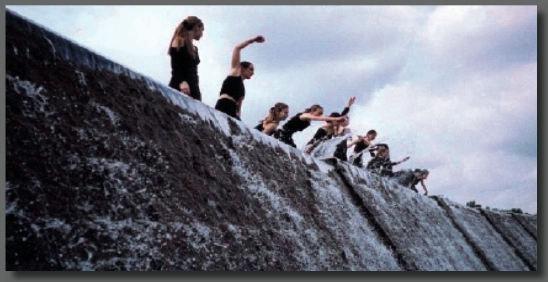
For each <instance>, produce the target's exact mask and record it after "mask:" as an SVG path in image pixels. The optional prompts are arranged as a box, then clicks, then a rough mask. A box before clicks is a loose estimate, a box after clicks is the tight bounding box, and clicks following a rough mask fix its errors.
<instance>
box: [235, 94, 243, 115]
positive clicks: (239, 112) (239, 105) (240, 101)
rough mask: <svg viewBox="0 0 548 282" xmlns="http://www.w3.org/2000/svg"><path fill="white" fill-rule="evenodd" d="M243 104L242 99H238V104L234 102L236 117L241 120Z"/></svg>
mask: <svg viewBox="0 0 548 282" xmlns="http://www.w3.org/2000/svg"><path fill="white" fill-rule="evenodd" d="M243 103H244V97H242V98H240V100H238V102H236V105H237V106H238V109H237V111H236V114H237V115H238V117H240V118H242V104H243Z"/></svg>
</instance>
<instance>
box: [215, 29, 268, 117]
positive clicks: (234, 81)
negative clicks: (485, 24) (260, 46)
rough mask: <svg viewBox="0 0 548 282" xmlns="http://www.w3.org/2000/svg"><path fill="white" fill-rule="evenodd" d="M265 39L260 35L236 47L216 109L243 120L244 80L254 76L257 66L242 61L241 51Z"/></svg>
mask: <svg viewBox="0 0 548 282" xmlns="http://www.w3.org/2000/svg"><path fill="white" fill-rule="evenodd" d="M264 41H265V39H264V37H262V36H260V35H259V36H257V37H254V38H251V39H248V40H246V41H244V42H242V43H240V44H238V45H236V46H235V47H234V49H233V51H232V61H231V69H230V74H229V75H228V76H227V77H226V78H225V80H224V81H223V85H222V86H221V92H220V95H219V99H218V100H217V104H215V109H216V110H219V111H221V112H223V113H225V114H227V115H229V116H231V117H233V118H235V119H238V120H241V112H242V103H243V101H244V98H245V86H244V80H245V79H250V78H251V76H253V74H254V73H255V67H254V66H253V64H252V63H250V62H246V61H243V62H242V61H240V53H241V51H242V49H244V48H245V47H247V46H248V45H249V44H251V43H254V42H257V43H262V42H264Z"/></svg>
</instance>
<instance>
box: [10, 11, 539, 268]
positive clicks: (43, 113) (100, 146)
mask: <svg viewBox="0 0 548 282" xmlns="http://www.w3.org/2000/svg"><path fill="white" fill-rule="evenodd" d="M30 38H32V40H29V39H30ZM6 72H7V73H6V135H7V138H6V165H7V167H6V227H7V231H6V259H7V262H6V269H7V270H372V271H377V270H385V271H400V270H516V269H519V270H527V269H530V270H536V269H535V268H536V237H534V238H533V237H532V235H531V234H532V232H533V230H534V234H536V217H534V218H533V217H527V216H522V217H520V219H519V220H520V221H519V222H518V220H517V219H515V217H512V216H509V218H511V219H512V220H513V223H512V224H511V225H508V224H507V223H502V222H501V220H498V218H500V215H498V214H491V213H489V212H484V213H481V214H480V216H484V218H483V219H482V218H478V217H475V216H470V215H467V216H464V215H460V216H458V218H455V216H454V215H453V214H454V212H453V213H451V212H450V210H448V209H447V208H444V207H443V205H441V204H440V203H439V202H438V201H436V200H435V199H431V198H428V197H425V196H422V195H417V194H415V193H413V192H411V191H408V190H405V189H403V188H401V187H400V186H397V185H395V184H393V183H391V182H389V181H386V180H384V179H379V178H376V177H374V176H371V175H369V174H368V173H367V172H365V171H362V170H358V169H357V168H355V167H353V166H350V165H348V164H346V163H343V162H329V161H327V162H324V161H321V160H319V159H318V158H314V157H310V156H306V155H303V154H302V153H301V152H300V151H299V150H297V149H294V148H291V147H289V146H286V145H285V144H281V143H279V142H278V141H277V140H274V139H272V138H270V137H268V136H265V135H263V134H261V133H260V132H258V131H256V130H254V129H251V128H250V127H247V126H246V125H245V124H244V123H242V122H240V121H236V120H234V119H232V118H228V117H227V116H226V115H224V114H223V113H220V112H217V111H215V110H214V109H212V108H211V107H209V106H207V105H205V104H202V103H200V102H197V101H194V100H192V99H189V98H187V97H183V96H182V95H179V94H178V93H177V92H175V91H173V90H172V89H169V88H167V87H166V86H165V85H163V84H162V83H157V82H154V81H153V80H151V79H149V78H147V77H145V76H143V75H141V74H138V73H136V72H133V71H131V70H129V69H127V68H125V67H123V66H120V65H118V64H116V63H113V62H111V61H109V60H108V59H106V58H104V57H102V56H100V55H98V54H94V53H92V52H90V51H88V50H86V49H85V48H83V47H81V46H78V45H77V44H74V43H73V42H70V41H69V40H66V39H64V38H62V37H60V36H58V35H56V34H55V33H52V32H50V31H48V30H47V29H45V28H43V27H41V26H38V25H36V24H33V23H32V22H30V21H28V20H26V19H24V18H21V17H19V16H18V15H16V14H14V13H11V12H10V11H9V10H8V11H7V12H6ZM459 222H463V224H460V225H459ZM483 224H485V225H486V226H487V227H486V228H485V229H486V230H487V231H485V232H487V233H486V234H485V235H484V236H487V237H488V238H495V239H489V241H488V242H482V241H481V238H480V237H481V236H475V237H474V236H473V235H472V234H471V232H470V231H469V230H468V229H466V226H477V227H480V226H481V225H483ZM509 229H511V231H509ZM467 230H468V233H467ZM518 235H519V236H518ZM500 238H504V239H502V240H501V239H500ZM517 246H520V247H522V250H521V251H519V252H518V251H516V248H517ZM512 254H515V255H514V256H512ZM499 257H500V258H501V259H500V260H499V259H497V258H499ZM516 257H517V258H516ZM510 259H516V260H517V261H516V262H514V263H513V264H512V263H510V264H509V263H508V262H507V260H510ZM524 265H525V266H527V267H524Z"/></svg>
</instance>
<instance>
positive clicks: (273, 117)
mask: <svg viewBox="0 0 548 282" xmlns="http://www.w3.org/2000/svg"><path fill="white" fill-rule="evenodd" d="M287 108H289V106H288V105H287V104H286V103H283V102H278V103H276V104H275V105H274V106H273V107H270V109H269V110H268V114H267V116H266V118H265V119H263V120H262V121H261V122H262V124H263V126H266V125H267V124H269V123H276V124H277V123H278V122H280V121H279V120H278V115H279V114H280V113H281V112H282V111H283V110H285V109H287Z"/></svg>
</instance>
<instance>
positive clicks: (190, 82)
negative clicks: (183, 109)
mask: <svg viewBox="0 0 548 282" xmlns="http://www.w3.org/2000/svg"><path fill="white" fill-rule="evenodd" d="M203 34H204V24H203V23H202V20H200V19H199V18H198V17H196V16H188V17H187V18H186V19H185V20H184V21H183V22H181V23H180V24H179V25H178V26H177V28H176V29H175V32H174V33H173V37H172V38H171V43H170V46H169V49H168V55H169V56H170V57H171V80H170V81H169V87H171V88H173V89H175V90H177V91H180V92H181V93H183V94H185V95H188V96H190V97H192V98H194V99H196V100H198V101H202V93H201V92H200V87H199V83H198V80H199V79H198V64H199V63H200V57H199V56H198V48H197V47H196V46H194V43H193V40H200V38H202V36H203Z"/></svg>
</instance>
